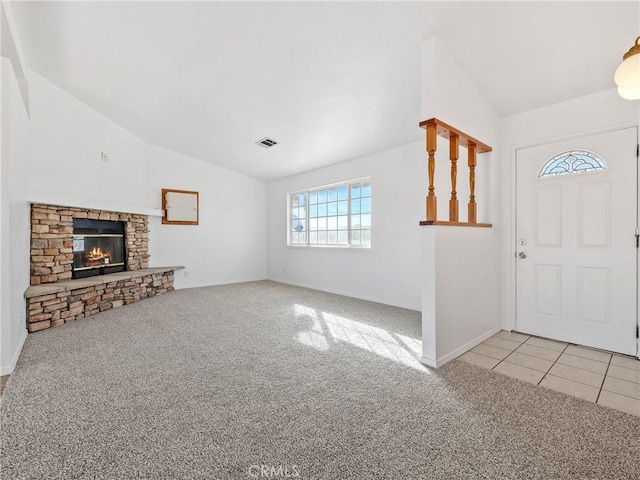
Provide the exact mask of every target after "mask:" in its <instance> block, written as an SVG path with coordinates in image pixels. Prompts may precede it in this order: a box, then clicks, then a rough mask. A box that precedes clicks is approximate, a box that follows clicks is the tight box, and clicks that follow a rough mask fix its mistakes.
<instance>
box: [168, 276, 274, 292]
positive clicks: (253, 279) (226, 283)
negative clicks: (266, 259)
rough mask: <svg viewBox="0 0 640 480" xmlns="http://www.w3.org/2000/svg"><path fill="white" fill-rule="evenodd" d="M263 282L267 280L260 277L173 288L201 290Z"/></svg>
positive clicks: (182, 281)
mask: <svg viewBox="0 0 640 480" xmlns="http://www.w3.org/2000/svg"><path fill="white" fill-rule="evenodd" d="M264 280H268V278H265V277H261V278H244V279H240V280H238V279H236V280H225V281H224V282H214V283H208V282H204V283H194V284H189V285H179V286H176V285H175V283H174V285H173V287H174V288H175V289H176V290H184V289H186V288H202V287H217V286H220V285H232V284H234V283H248V282H262V281H264ZM180 283H184V280H181V281H180Z"/></svg>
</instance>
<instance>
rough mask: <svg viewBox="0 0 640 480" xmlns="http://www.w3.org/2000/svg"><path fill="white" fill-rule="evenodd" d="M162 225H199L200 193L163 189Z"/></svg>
mask: <svg viewBox="0 0 640 480" xmlns="http://www.w3.org/2000/svg"><path fill="white" fill-rule="evenodd" d="M162 210H163V211H164V214H163V216H162V223H163V224H164V225H198V223H199V211H198V210H199V196H198V192H192V191H189V190H173V189H170V188H163V189H162Z"/></svg>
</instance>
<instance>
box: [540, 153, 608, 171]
mask: <svg viewBox="0 0 640 480" xmlns="http://www.w3.org/2000/svg"><path fill="white" fill-rule="evenodd" d="M606 169H607V164H606V163H605V162H604V160H602V158H600V157H599V156H598V155H596V154H595V153H593V152H589V151H587V150H569V151H568V152H562V153H559V154H558V155H555V156H554V157H553V158H551V159H550V160H549V161H548V162H547V163H545V164H544V166H543V167H542V168H541V169H540V172H539V173H538V178H542V177H554V176H557V175H565V174H571V173H580V172H593V171H597V170H606Z"/></svg>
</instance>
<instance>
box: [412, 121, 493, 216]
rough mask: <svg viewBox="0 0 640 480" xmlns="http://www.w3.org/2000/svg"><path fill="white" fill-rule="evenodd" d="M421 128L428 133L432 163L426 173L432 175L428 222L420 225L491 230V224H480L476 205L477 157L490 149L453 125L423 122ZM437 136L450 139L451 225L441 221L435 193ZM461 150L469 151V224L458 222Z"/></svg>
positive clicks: (430, 177)
mask: <svg viewBox="0 0 640 480" xmlns="http://www.w3.org/2000/svg"><path fill="white" fill-rule="evenodd" d="M420 126H421V127H422V128H424V129H425V130H426V131H427V153H428V154H429V160H428V165H427V170H428V173H429V192H428V194H427V219H426V220H425V221H422V222H420V225H454V226H463V227H491V224H490V223H477V211H478V210H477V203H476V195H475V189H476V163H477V155H479V154H482V153H487V152H490V151H491V147H490V146H488V145H486V144H484V143H482V142H480V141H478V140H476V139H475V138H473V137H471V136H469V135H467V134H466V133H464V132H461V131H460V130H458V129H456V128H453V127H452V126H450V125H447V124H446V123H444V122H442V121H440V120H438V119H437V118H432V119H430V120H425V121H423V122H420ZM438 135H440V136H441V137H443V138H447V139H449V160H450V161H451V199H450V200H449V221H441V220H438V199H437V197H436V189H435V185H434V182H435V173H436V151H437V145H438ZM460 146H463V147H466V149H467V154H468V159H467V165H468V167H469V203H468V206H467V221H466V222H461V221H460V220H459V202H458V192H457V190H456V188H457V182H458V160H459V157H460Z"/></svg>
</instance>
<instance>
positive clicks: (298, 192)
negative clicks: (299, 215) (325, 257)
mask: <svg viewBox="0 0 640 480" xmlns="http://www.w3.org/2000/svg"><path fill="white" fill-rule="evenodd" d="M360 183H368V184H369V188H370V189H371V193H372V192H373V182H372V181H371V177H360V178H355V179H352V180H346V181H342V182H335V183H329V184H326V185H321V186H318V187H311V188H306V189H303V190H296V191H293V192H289V193H288V194H287V227H286V228H287V247H290V248H339V249H340V248H343V249H356V250H365V251H371V250H372V249H373V223H374V222H373V196H372V195H371V194H370V195H369V197H368V198H369V199H370V202H371V205H370V211H369V213H368V215H371V225H370V227H369V228H368V229H364V230H368V231H369V232H370V233H369V235H370V239H369V244H368V245H354V244H352V243H351V232H352V228H351V215H352V213H351V201H352V197H351V186H352V185H356V184H360ZM339 187H347V199H346V202H347V213H346V217H347V230H346V232H347V239H348V243H346V244H345V243H309V242H310V240H311V236H310V233H311V232H310V230H309V221H310V219H311V217H310V212H309V209H310V205H311V203H310V196H311V194H312V193H314V192H320V191H323V190H330V189H332V188H336V189H337V188H339ZM298 195H304V196H305V215H306V216H305V221H306V228H305V234H306V242H305V243H292V233H293V228H292V220H293V219H292V208H293V207H292V197H295V196H298ZM360 198H362V197H360ZM365 198H367V197H365ZM343 201H344V200H343ZM323 203H326V204H328V203H329V202H328V201H327V202H323ZM332 216H333V215H332ZM336 216H340V215H336ZM315 218H318V217H315ZM326 218H329V216H328V215H327V216H326ZM362 230H363V229H362V228H358V229H357V231H360V232H362ZM327 231H328V230H327Z"/></svg>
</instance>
